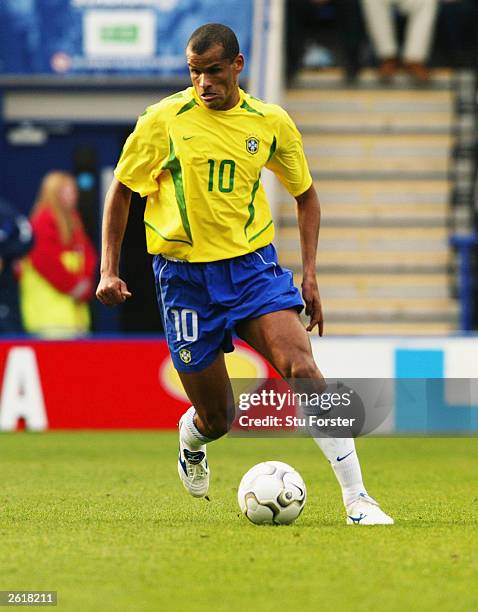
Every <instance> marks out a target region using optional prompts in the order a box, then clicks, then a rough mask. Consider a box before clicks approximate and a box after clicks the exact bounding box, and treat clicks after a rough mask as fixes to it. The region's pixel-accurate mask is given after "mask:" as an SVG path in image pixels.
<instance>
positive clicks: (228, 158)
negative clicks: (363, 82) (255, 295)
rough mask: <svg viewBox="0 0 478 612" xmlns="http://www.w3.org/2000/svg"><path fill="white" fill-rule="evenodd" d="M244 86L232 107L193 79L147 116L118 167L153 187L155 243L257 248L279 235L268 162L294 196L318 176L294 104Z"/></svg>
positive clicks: (211, 252) (222, 252) (124, 177)
mask: <svg viewBox="0 0 478 612" xmlns="http://www.w3.org/2000/svg"><path fill="white" fill-rule="evenodd" d="M239 93H240V100H239V102H238V103H237V105H236V106H235V107H234V108H231V109H230V110H226V111H219V110H210V109H208V108H207V107H206V106H205V105H204V104H203V103H202V101H201V99H200V98H199V96H198V95H197V94H196V91H195V90H194V88H193V87H189V88H187V89H185V90H184V91H181V92H179V93H176V94H174V95H172V96H169V97H167V98H165V99H163V100H161V102H159V103H158V104H154V105H153V106H150V107H148V108H147V109H146V111H145V112H144V113H143V114H142V115H141V116H140V117H139V119H138V122H137V124H136V127H135V130H134V131H133V132H132V134H131V135H130V136H129V137H128V139H127V141H126V143H125V146H124V148H123V151H122V153H121V157H120V160H119V162H118V165H117V166H116V169H115V176H116V178H117V179H118V180H119V181H120V182H121V183H123V184H124V185H126V186H127V187H129V188H130V189H131V190H132V191H136V192H138V193H139V194H140V195H141V196H143V197H144V196H148V198H147V203H146V210H145V215H144V223H145V226H146V240H147V247H148V252H149V253H152V254H158V253H161V254H162V255H165V256H169V257H173V258H177V259H182V260H186V261H190V262H208V261H217V260H221V259H229V258H231V257H237V256H239V255H244V254H246V253H250V252H252V251H255V250H257V249H258V248H260V247H262V246H265V245H267V244H269V243H270V242H272V240H273V238H274V223H273V220H272V215H271V210H270V207H269V204H268V202H267V198H266V194H265V191H264V188H263V186H262V183H261V170H262V168H264V166H265V167H266V168H269V169H270V170H272V171H273V172H274V173H275V174H276V175H277V177H278V178H279V180H280V181H281V182H282V184H283V185H284V186H285V188H286V189H287V191H289V193H290V194H291V195H293V196H298V195H300V194H302V193H304V192H305V191H307V189H308V188H309V187H310V186H311V184H312V178H311V175H310V172H309V168H308V166H307V161H306V159H305V155H304V150H303V145H302V138H301V136H300V133H299V131H298V130H297V128H296V126H295V125H294V122H293V121H292V119H291V118H290V117H289V115H288V114H287V113H286V111H285V110H283V109H282V108H281V107H280V106H277V105H275V104H267V103H265V102H263V101H261V100H258V99H256V98H254V97H252V96H250V95H248V94H246V93H245V92H244V91H242V90H239Z"/></svg>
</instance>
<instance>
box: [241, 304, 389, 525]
mask: <svg viewBox="0 0 478 612" xmlns="http://www.w3.org/2000/svg"><path fill="white" fill-rule="evenodd" d="M236 329H237V332H238V334H239V336H240V337H241V338H243V339H244V340H245V341H246V342H247V343H248V344H249V345H250V346H252V347H253V348H254V349H255V350H257V351H258V352H259V353H260V354H261V355H263V356H264V357H265V358H266V359H267V360H268V361H269V363H271V365H272V366H273V367H274V368H276V370H277V371H278V372H279V373H280V374H281V376H283V377H284V378H292V379H294V378H309V379H312V380H315V381H317V383H316V384H317V389H318V391H323V390H324V389H325V387H326V383H325V380H324V378H323V376H322V374H321V372H320V370H319V368H318V367H317V365H316V363H315V360H314V357H313V354H312V348H311V345H310V340H309V336H308V334H307V332H306V330H305V329H304V326H303V325H302V323H301V321H300V319H299V315H298V314H297V312H296V311H295V310H293V309H289V310H280V311H276V312H271V313H268V314H265V315H262V316H259V317H257V318H254V319H249V320H247V321H242V322H241V323H239V324H238V325H237V328H236ZM314 440H315V442H316V443H317V445H318V446H319V447H320V449H321V450H322V452H323V453H324V455H325V457H326V458H327V459H328V461H329V462H330V465H331V466H332V469H333V470H334V473H335V475H336V477H337V480H338V482H339V484H340V486H341V489H342V497H343V501H344V505H345V508H346V510H347V522H348V523H349V524H390V523H393V520H392V519H391V518H390V517H388V516H387V515H386V514H385V513H383V512H382V510H380V508H379V506H378V504H377V503H376V502H375V501H374V500H373V499H372V498H371V497H369V496H368V494H367V491H366V489H365V486H364V484H363V480H362V473H361V469H360V463H359V460H358V457H357V453H356V450H355V442H354V440H353V438H330V437H316V438H314Z"/></svg>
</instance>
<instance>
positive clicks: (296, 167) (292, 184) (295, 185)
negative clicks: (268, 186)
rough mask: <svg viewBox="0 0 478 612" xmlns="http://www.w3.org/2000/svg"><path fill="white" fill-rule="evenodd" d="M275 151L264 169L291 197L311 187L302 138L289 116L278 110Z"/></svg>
mask: <svg viewBox="0 0 478 612" xmlns="http://www.w3.org/2000/svg"><path fill="white" fill-rule="evenodd" d="M280 111H281V112H280V115H279V122H278V127H277V137H276V138H277V142H276V149H275V152H274V153H273V155H272V156H271V158H270V159H269V161H268V162H267V163H266V168H268V169H269V170H272V172H274V174H275V175H276V176H277V177H278V179H279V180H280V182H281V183H282V184H283V185H284V187H285V188H286V189H287V191H288V192H289V193H290V194H291V195H292V196H298V195H301V194H302V193H304V192H305V191H307V189H309V187H310V186H311V185H312V177H311V175H310V171H309V166H308V164H307V160H306V158H305V153H304V147H303V144H302V137H301V135H300V132H299V130H298V129H297V128H296V126H295V124H294V122H293V121H292V119H291V118H290V117H289V115H288V114H287V113H286V112H285V111H284V110H282V109H280Z"/></svg>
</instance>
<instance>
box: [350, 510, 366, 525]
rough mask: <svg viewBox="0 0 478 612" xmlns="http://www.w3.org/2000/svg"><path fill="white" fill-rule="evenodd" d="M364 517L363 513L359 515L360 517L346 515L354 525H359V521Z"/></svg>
mask: <svg viewBox="0 0 478 612" xmlns="http://www.w3.org/2000/svg"><path fill="white" fill-rule="evenodd" d="M366 516H367V515H366V514H364V513H363V512H361V513H360V516H350V514H349V515H348V517H349V519H350V520H351V521H353V522H354V523H360V521H361V520H362V519H364V518H365V517H366Z"/></svg>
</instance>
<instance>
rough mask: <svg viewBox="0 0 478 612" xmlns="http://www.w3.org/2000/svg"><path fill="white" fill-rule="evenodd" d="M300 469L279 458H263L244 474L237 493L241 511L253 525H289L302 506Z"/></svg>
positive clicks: (303, 491) (303, 489) (303, 496)
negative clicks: (296, 469)
mask: <svg viewBox="0 0 478 612" xmlns="http://www.w3.org/2000/svg"><path fill="white" fill-rule="evenodd" d="M306 498H307V490H306V487H305V483H304V481H303V480H302V477H301V475H300V474H299V472H296V471H295V470H294V468H293V467H291V466H290V465H287V463H282V461H264V462H263V463H258V464H257V465H255V466H254V467H252V468H251V469H250V470H249V471H248V472H246V473H245V474H244V476H243V477H242V480H241V484H240V485H239V491H238V492H237V501H238V502H239V506H240V508H241V510H242V512H243V513H244V514H245V515H246V516H247V518H248V519H249V520H250V521H251V522H253V523H255V524H256V525H289V524H290V523H293V522H294V521H295V519H296V518H297V517H298V516H299V514H300V513H301V512H302V510H303V509H304V506H305V500H306Z"/></svg>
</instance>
